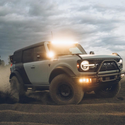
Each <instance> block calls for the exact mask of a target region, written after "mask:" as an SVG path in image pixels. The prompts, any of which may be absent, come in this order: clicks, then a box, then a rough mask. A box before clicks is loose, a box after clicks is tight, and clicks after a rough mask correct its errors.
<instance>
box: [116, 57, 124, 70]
mask: <svg viewBox="0 0 125 125" xmlns="http://www.w3.org/2000/svg"><path fill="white" fill-rule="evenodd" d="M117 64H118V66H119V68H120V69H122V68H123V60H122V59H120V60H119V62H117Z"/></svg>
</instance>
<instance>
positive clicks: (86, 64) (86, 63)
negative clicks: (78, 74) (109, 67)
mask: <svg viewBox="0 0 125 125" xmlns="http://www.w3.org/2000/svg"><path fill="white" fill-rule="evenodd" d="M97 65H98V64H89V61H87V60H85V61H82V62H81V64H80V67H81V69H82V70H83V71H88V70H89V69H90V68H95V67H97Z"/></svg>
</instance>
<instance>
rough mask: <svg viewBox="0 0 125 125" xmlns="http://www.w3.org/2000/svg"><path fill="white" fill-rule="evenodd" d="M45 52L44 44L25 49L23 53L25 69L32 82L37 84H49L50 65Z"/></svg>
mask: <svg viewBox="0 0 125 125" xmlns="http://www.w3.org/2000/svg"><path fill="white" fill-rule="evenodd" d="M45 54H46V53H45V48H44V45H41V46H37V47H34V48H32V49H29V50H25V51H24V53H23V61H24V62H25V63H24V69H25V71H26V73H27V76H28V78H29V80H30V82H31V83H32V84H33V85H35V86H37V85H44V84H49V83H48V79H47V72H48V67H49V66H48V60H47V59H46V57H45V56H46V55H45ZM27 57H28V58H29V59H28V58H27Z"/></svg>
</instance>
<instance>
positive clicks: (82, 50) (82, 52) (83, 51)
mask: <svg viewBox="0 0 125 125" xmlns="http://www.w3.org/2000/svg"><path fill="white" fill-rule="evenodd" d="M73 45H74V47H77V48H78V49H79V51H80V52H81V53H72V52H71V51H69V53H58V52H57V51H53V50H52V49H50V47H51V46H53V47H54V45H53V44H51V43H48V44H47V48H48V50H49V51H53V52H55V54H56V55H57V56H61V55H77V54H87V53H86V51H85V50H84V49H83V47H82V46H81V45H80V44H78V43H77V44H73ZM73 45H71V46H73ZM71 46H69V48H73V47H71ZM56 47H58V46H57V45H55V48H56ZM64 47H65V46H64ZM66 47H67V46H66ZM60 48H61V47H60ZM53 49H54V48H53Z"/></svg>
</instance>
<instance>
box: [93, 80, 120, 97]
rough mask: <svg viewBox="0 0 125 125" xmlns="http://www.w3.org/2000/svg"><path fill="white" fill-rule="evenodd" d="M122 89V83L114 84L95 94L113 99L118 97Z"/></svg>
mask: <svg viewBox="0 0 125 125" xmlns="http://www.w3.org/2000/svg"><path fill="white" fill-rule="evenodd" d="M120 88H121V84H120V82H117V83H114V84H112V85H110V86H106V87H104V88H101V89H98V90H96V91H95V94H96V95H98V96H101V97H104V98H112V97H114V96H116V95H117V94H118V92H119V90H120Z"/></svg>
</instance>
